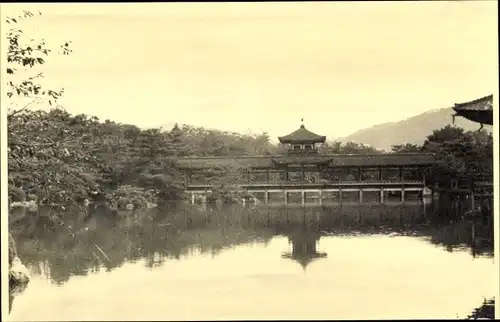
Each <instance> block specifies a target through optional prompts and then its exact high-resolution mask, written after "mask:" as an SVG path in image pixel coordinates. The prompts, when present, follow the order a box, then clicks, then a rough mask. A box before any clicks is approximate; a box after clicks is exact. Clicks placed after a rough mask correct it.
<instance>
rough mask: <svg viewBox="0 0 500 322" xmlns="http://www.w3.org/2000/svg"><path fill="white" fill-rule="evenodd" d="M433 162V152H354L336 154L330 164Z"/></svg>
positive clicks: (360, 164) (394, 164)
mask: <svg viewBox="0 0 500 322" xmlns="http://www.w3.org/2000/svg"><path fill="white" fill-rule="evenodd" d="M433 163H434V155H433V154H431V153H401V154H399V153H398V154H396V153H388V154H368V155H362V154H352V155H337V156H334V157H333V159H332V162H330V166H334V167H335V166H336V167H342V166H400V165H431V164H433Z"/></svg>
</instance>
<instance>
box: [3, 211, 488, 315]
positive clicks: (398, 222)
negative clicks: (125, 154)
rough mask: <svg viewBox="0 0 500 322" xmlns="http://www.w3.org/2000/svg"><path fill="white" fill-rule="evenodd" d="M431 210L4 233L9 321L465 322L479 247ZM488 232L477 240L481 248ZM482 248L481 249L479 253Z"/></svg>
mask: <svg viewBox="0 0 500 322" xmlns="http://www.w3.org/2000/svg"><path fill="white" fill-rule="evenodd" d="M450 213H451V210H450V209H448V208H446V209H445V208H443V207H441V208H439V207H436V206H426V207H424V206H423V205H405V206H390V205H385V206H381V205H379V206H375V205H372V206H367V205H365V206H355V205H353V206H349V205H347V206H345V205H344V206H343V207H342V208H338V207H337V208H328V209H326V208H305V209H304V208H300V207H298V208H288V209H284V208H272V207H270V208H262V207H260V208H254V209H251V208H246V209H243V208H242V207H241V206H236V207H224V208H220V207H219V208H216V207H208V208H207V207H205V208H203V207H191V208H189V209H185V208H182V209H180V208H177V209H175V210H169V211H165V210H163V211H162V210H159V209H155V210H153V211H150V212H148V213H135V214H134V213H130V214H128V215H123V216H118V217H116V216H115V215H111V214H105V213H102V214H100V213H97V214H94V215H93V216H88V215H82V216H77V217H75V218H74V219H73V220H72V221H71V222H70V221H67V222H65V223H64V224H62V225H55V226H54V225H52V224H50V223H49V221H47V224H46V226H45V227H41V226H42V224H41V222H40V220H37V221H36V222H34V220H33V219H32V217H31V219H25V220H24V221H21V222H19V223H17V224H15V225H14V226H13V227H11V230H12V232H13V234H14V237H15V239H16V241H17V247H18V253H19V255H20V257H21V259H22V260H23V262H24V263H25V264H26V266H27V267H28V269H29V270H30V271H31V273H32V280H31V281H30V283H29V285H28V287H27V288H26V290H24V292H22V293H20V294H18V295H17V296H15V297H14V298H13V303H12V310H11V314H10V317H9V319H10V320H14V321H27V320H31V321H33V320H44V321H49V320H65V321H69V320H200V319H203V320H213V319H226V320H242V319H394V318H402V319H412V318H457V317H460V318H463V317H466V316H467V315H468V314H470V313H471V311H472V310H473V309H474V308H476V307H479V306H480V305H481V303H482V301H483V298H491V297H493V295H494V293H495V282H496V279H495V271H496V270H495V265H494V263H493V258H492V255H491V247H490V246H488V243H487V242H486V244H485V242H484V241H483V243H482V244H478V245H476V246H474V247H471V246H470V245H471V243H470V240H471V224H470V223H467V222H464V221H450V219H449V217H450ZM487 234H488V233H486V235H487ZM485 245H486V246H485Z"/></svg>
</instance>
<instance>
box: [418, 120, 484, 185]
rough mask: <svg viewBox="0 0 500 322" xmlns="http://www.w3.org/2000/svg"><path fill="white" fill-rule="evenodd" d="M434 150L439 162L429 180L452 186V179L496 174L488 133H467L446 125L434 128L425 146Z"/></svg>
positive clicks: (424, 147) (469, 179) (426, 150)
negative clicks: (494, 172)
mask: <svg viewBox="0 0 500 322" xmlns="http://www.w3.org/2000/svg"><path fill="white" fill-rule="evenodd" d="M422 150H423V151H425V152H431V153H434V155H435V156H436V164H435V166H434V168H433V169H432V170H431V173H430V174H429V175H428V178H429V183H431V184H434V183H437V184H438V185H440V186H445V187H449V186H450V183H451V182H457V183H458V182H459V181H460V180H461V181H462V182H465V181H467V182H472V181H474V180H476V179H480V178H484V177H486V178H490V177H491V176H492V173H493V137H492V135H491V134H488V133H486V132H470V131H469V132H465V131H464V130H463V129H462V128H457V127H451V126H449V125H448V126H446V127H444V128H442V129H438V130H435V131H433V133H432V134H431V135H429V136H428V137H427V140H426V141H425V143H424V145H423V148H422Z"/></svg>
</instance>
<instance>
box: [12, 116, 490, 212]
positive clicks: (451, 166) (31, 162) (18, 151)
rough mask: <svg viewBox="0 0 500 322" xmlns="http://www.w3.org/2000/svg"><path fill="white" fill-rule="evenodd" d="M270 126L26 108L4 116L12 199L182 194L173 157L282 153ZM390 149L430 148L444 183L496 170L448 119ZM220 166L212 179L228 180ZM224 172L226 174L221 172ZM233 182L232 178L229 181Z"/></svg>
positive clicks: (63, 201) (121, 201)
mask: <svg viewBox="0 0 500 322" xmlns="http://www.w3.org/2000/svg"><path fill="white" fill-rule="evenodd" d="M283 152H284V151H283V150H282V148H281V147H280V146H279V145H277V144H274V143H273V142H271V139H270V137H269V135H268V134H267V133H260V134H240V133H235V132H226V131H219V130H212V129H205V128H203V127H193V126H189V125H182V126H178V125H175V126H174V128H173V129H167V130H163V129H140V128H138V127H137V126H134V125H127V124H120V123H116V122H112V121H109V120H106V121H104V122H101V121H99V119H98V118H96V117H89V116H86V115H83V114H80V115H71V114H70V113H68V112H66V111H65V110H62V109H53V110H51V111H49V112H44V111H30V110H24V111H22V112H20V113H17V114H14V115H11V116H10V117H9V120H8V160H9V177H8V182H9V197H10V201H11V202H12V201H23V200H25V199H27V200H34V201H35V202H36V203H38V204H41V205H53V206H54V205H62V206H65V205H78V204H83V203H86V202H87V201H86V200H88V201H93V202H95V203H105V204H107V205H109V206H111V207H112V208H117V209H119V208H124V207H127V205H130V204H132V205H133V207H135V208H137V207H147V206H148V205H150V204H153V203H161V202H166V201H168V200H177V199H180V198H181V197H182V193H181V192H182V190H183V177H182V175H181V173H179V172H178V171H177V170H176V167H175V161H176V158H178V157H183V156H223V155H229V156H242V155H273V154H282V153H283ZM393 152H397V153H408V152H432V153H434V154H435V155H436V160H437V163H436V166H435V167H434V168H433V169H430V170H429V171H430V172H431V173H430V174H429V175H428V178H430V179H429V185H433V184H434V183H435V182H436V183H437V184H439V185H440V186H446V185H449V182H450V181H451V180H453V179H455V178H472V177H477V178H479V177H481V176H484V175H488V174H490V175H491V174H492V173H493V138H492V135H491V134H488V133H486V132H464V130H463V129H461V128H456V127H451V126H447V127H445V128H443V129H439V130H435V131H434V132H433V133H432V134H430V135H429V136H428V138H427V140H426V141H425V143H424V144H423V145H422V146H416V145H411V144H406V145H400V146H394V147H393ZM320 153H321V154H373V153H382V152H381V151H378V150H376V149H374V148H372V147H370V146H365V145H362V144H357V143H353V142H349V143H346V144H341V143H340V142H330V143H326V144H324V146H323V147H321V149H320ZM234 170H235V169H218V171H215V172H214V173H213V175H212V178H211V181H212V182H213V183H215V184H217V182H220V183H221V185H228V184H230V183H231V180H230V179H229V172H230V171H234ZM224 176H226V177H227V178H223V177H224ZM233 181H235V182H237V179H235V180H233Z"/></svg>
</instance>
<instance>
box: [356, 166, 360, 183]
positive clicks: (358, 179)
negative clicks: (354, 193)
mask: <svg viewBox="0 0 500 322" xmlns="http://www.w3.org/2000/svg"><path fill="white" fill-rule="evenodd" d="M357 169H358V175H357V177H358V178H357V181H358V182H359V181H361V167H358V168H357Z"/></svg>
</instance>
